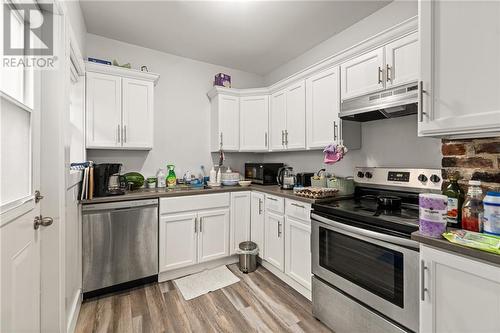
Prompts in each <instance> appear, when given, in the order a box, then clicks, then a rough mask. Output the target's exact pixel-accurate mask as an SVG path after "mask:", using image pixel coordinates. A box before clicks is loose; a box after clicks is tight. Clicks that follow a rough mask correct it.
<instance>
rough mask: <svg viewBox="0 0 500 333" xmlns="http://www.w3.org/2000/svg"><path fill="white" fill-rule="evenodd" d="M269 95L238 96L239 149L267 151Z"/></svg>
mask: <svg viewBox="0 0 500 333" xmlns="http://www.w3.org/2000/svg"><path fill="white" fill-rule="evenodd" d="M268 125H269V97H268V96H251V97H241V98H240V151H267V150H268V141H269V137H268V127H269V126H268Z"/></svg>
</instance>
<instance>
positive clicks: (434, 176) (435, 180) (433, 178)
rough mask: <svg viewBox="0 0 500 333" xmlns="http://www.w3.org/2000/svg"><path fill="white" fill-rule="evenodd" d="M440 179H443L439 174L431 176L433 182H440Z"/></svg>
mask: <svg viewBox="0 0 500 333" xmlns="http://www.w3.org/2000/svg"><path fill="white" fill-rule="evenodd" d="M440 180H441V178H440V177H439V176H438V175H432V176H431V182H433V183H439V181H440Z"/></svg>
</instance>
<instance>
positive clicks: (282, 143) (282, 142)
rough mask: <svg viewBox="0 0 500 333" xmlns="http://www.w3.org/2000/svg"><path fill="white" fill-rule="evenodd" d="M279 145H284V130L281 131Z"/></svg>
mask: <svg viewBox="0 0 500 333" xmlns="http://www.w3.org/2000/svg"><path fill="white" fill-rule="evenodd" d="M281 145H282V146H284V145H285V130H281Z"/></svg>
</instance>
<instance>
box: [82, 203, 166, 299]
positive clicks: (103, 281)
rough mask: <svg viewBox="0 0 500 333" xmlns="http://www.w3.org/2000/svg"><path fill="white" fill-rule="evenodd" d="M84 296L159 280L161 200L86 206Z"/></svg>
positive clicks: (83, 232) (84, 213) (84, 223)
mask: <svg viewBox="0 0 500 333" xmlns="http://www.w3.org/2000/svg"><path fill="white" fill-rule="evenodd" d="M82 215H83V230H82V236H83V237H82V238H83V242H82V243H83V244H82V245H83V292H84V297H85V298H87V297H91V296H94V295H96V294H100V293H105V292H109V291H113V290H116V289H120V288H124V287H129V286H132V285H134V284H139V283H141V282H142V283H144V282H149V281H153V280H155V279H157V275H158V199H148V200H134V201H121V202H110V203H99V204H90V205H84V206H83V208H82Z"/></svg>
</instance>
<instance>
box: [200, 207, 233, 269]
mask: <svg viewBox="0 0 500 333" xmlns="http://www.w3.org/2000/svg"><path fill="white" fill-rule="evenodd" d="M197 231H198V232H197V234H198V262H199V263H201V262H205V261H209V260H214V259H219V258H223V257H226V256H228V255H229V239H228V237H227V235H228V234H229V209H227V208H226V209H218V210H207V211H201V212H198V230H197Z"/></svg>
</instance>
